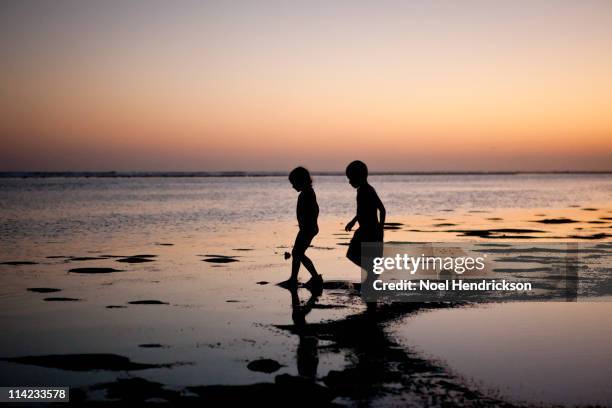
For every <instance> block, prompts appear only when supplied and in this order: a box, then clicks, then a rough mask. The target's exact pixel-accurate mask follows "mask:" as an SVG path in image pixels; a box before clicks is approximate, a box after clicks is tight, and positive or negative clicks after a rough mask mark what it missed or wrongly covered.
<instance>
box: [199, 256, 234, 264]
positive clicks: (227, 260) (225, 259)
mask: <svg viewBox="0 0 612 408" xmlns="http://www.w3.org/2000/svg"><path fill="white" fill-rule="evenodd" d="M202 260H203V261H204V262H211V263H230V262H238V259H236V258H230V257H227V256H224V257H214V258H205V259H202Z"/></svg>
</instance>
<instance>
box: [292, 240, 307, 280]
mask: <svg viewBox="0 0 612 408" xmlns="http://www.w3.org/2000/svg"><path fill="white" fill-rule="evenodd" d="M308 245H310V242H309V241H308V240H307V239H306V237H305V236H304V234H303V233H302V231H300V232H298V233H297V235H296V237H295V243H294V244H293V250H292V251H291V278H289V279H290V280H297V277H298V272H299V271H300V265H301V264H302V258H303V257H304V256H305V255H304V252H306V248H308Z"/></svg>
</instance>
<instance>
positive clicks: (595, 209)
mask: <svg viewBox="0 0 612 408" xmlns="http://www.w3.org/2000/svg"><path fill="white" fill-rule="evenodd" d="M582 211H599V209H597V208H583V209H582Z"/></svg>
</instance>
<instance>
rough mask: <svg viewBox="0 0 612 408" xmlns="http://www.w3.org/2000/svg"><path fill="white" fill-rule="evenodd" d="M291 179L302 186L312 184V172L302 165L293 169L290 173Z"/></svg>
mask: <svg viewBox="0 0 612 408" xmlns="http://www.w3.org/2000/svg"><path fill="white" fill-rule="evenodd" d="M289 181H290V182H291V183H293V184H297V185H301V186H310V185H312V178H311V177H310V172H309V171H308V170H306V169H305V168H304V167H301V166H300V167H296V168H295V169H293V170H291V173H289Z"/></svg>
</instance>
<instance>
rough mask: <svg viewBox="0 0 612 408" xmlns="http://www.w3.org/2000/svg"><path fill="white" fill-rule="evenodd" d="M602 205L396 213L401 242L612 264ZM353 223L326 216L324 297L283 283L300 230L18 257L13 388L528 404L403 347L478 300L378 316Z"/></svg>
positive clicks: (4, 341)
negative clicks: (426, 319)
mask: <svg viewBox="0 0 612 408" xmlns="http://www.w3.org/2000/svg"><path fill="white" fill-rule="evenodd" d="M587 208H595V206H594V205H593V206H592V207H591V206H589V207H587ZM597 208H598V210H593V211H591V210H588V211H585V209H584V208H581V207H568V208H562V209H550V208H540V209H527V210H525V209H520V210H486V209H483V210H470V211H464V210H459V209H457V210H455V211H444V212H439V213H431V214H420V215H414V216H404V217H393V218H392V219H391V220H390V222H389V223H388V225H387V228H386V235H385V240H386V241H387V242H425V241H435V242H443V241H457V242H459V241H462V242H472V241H478V242H481V243H482V244H483V245H486V246H487V247H489V248H490V249H495V248H496V246H503V245H504V244H503V242H504V240H508V241H513V242H515V241H517V240H525V241H529V242H533V243H534V244H537V242H554V241H567V240H570V239H571V240H575V241H578V242H580V241H583V240H588V241H589V242H590V241H592V240H594V241H595V243H598V244H602V245H603V246H602V247H601V250H602V251H604V253H606V254H607V253H609V251H610V250H612V248H611V246H612V243H610V235H609V233H608V231H609V228H610V227H611V226H612V220H610V219H609V218H610V217H609V216H608V215H609V212H610V207H606V206H605V205H600V204H598V205H597ZM536 214H540V215H536ZM550 220H555V221H550ZM559 220H562V221H559ZM566 220H567V221H566ZM592 221H601V222H603V224H602V223H593V222H592ZM344 222H345V220H344V219H340V218H336V217H332V218H323V219H322V220H321V233H320V234H319V236H318V237H317V238H316V239H315V241H314V242H313V245H314V246H313V247H312V248H310V249H309V255H310V256H311V258H312V259H313V261H314V262H315V264H316V265H317V268H318V269H319V271H320V272H321V273H322V274H323V275H324V278H325V280H326V283H325V286H324V288H323V290H322V292H321V293H312V292H310V291H308V290H306V289H303V288H301V289H299V290H298V291H296V292H295V293H292V292H290V291H288V290H285V289H283V288H280V287H278V286H276V285H275V284H274V283H277V282H279V281H282V280H284V279H286V278H287V277H288V274H289V271H290V262H289V261H287V260H285V259H284V253H285V251H286V249H288V248H290V246H291V243H292V239H293V236H294V233H295V226H294V225H292V224H290V223H289V224H287V223H272V222H261V223H258V224H256V225H253V226H244V227H242V229H241V231H240V234H236V233H235V232H234V231H233V232H231V233H230V232H224V231H222V230H217V231H214V232H212V233H208V234H200V233H193V234H185V233H179V234H166V235H164V236H155V237H151V238H147V239H146V240H145V241H144V242H143V241H140V242H138V241H134V240H132V241H129V242H125V241H124V240H122V239H121V238H119V237H118V238H117V239H116V240H109V241H104V242H96V241H95V240H90V241H87V240H84V241H82V242H58V243H54V242H47V243H46V244H45V245H38V246H33V247H30V248H25V249H24V248H22V249H21V250H20V251H15V252H14V253H11V258H10V259H9V258H6V256H7V255H6V254H4V255H3V257H5V258H6V259H2V260H1V261H2V264H1V265H0V274H2V275H1V276H2V283H3V288H4V289H3V294H2V296H0V307H2V310H3V315H2V316H1V317H0V323H2V325H3V327H6V331H5V333H6V334H5V336H3V338H1V339H0V345H1V349H2V350H3V355H2V356H0V357H2V360H0V376H1V377H0V379H1V380H2V382H3V383H4V384H6V385H27V383H28V382H30V383H32V384H41V383H44V384H49V385H53V384H56V385H70V386H71V387H72V393H71V398H72V402H73V404H79V403H84V402H92V401H107V402H108V401H112V400H116V399H122V400H124V401H129V402H130V403H134V404H140V403H153V402H155V403H159V404H169V405H177V404H188V403H193V404H212V405H217V404H219V405H220V404H224V405H228V404H255V403H264V404H268V405H272V406H276V405H297V406H304V405H311V404H321V405H327V404H339V405H344V404H347V405H371V404H375V405H382V406H385V405H386V406H397V405H414V406H423V405H428V406H521V405H523V403H522V402H521V401H517V400H512V401H509V400H506V399H504V398H502V397H500V396H499V395H495V393H491V392H484V391H483V390H481V389H480V388H479V387H478V386H477V385H474V384H473V383H472V382H470V381H468V380H466V379H465V378H464V377H463V376H462V375H461V373H457V372H454V371H453V370H452V369H450V368H449V367H448V366H447V365H446V364H445V363H444V362H443V361H438V360H436V359H435V358H433V357H430V356H427V355H425V354H422V353H420V352H418V351H416V350H417V349H418V348H417V347H415V348H414V349H413V348H412V346H407V345H406V344H405V342H403V341H401V340H402V339H401V338H398V333H397V330H396V329H397V327H398V325H403V324H404V323H402V322H403V321H404V319H409V320H410V319H414V318H415V317H418V316H420V315H421V314H422V313H421V312H423V311H431V310H449V313H452V312H453V310H452V309H457V310H463V309H464V308H465V307H467V305H464V304H427V305H425V304H385V305H379V306H378V308H377V310H376V311H372V310H368V309H367V308H366V306H365V305H364V303H363V302H362V300H361V298H360V297H359V295H358V291H357V289H358V286H359V285H358V282H359V279H360V273H359V270H357V269H356V268H355V267H354V266H353V265H352V264H350V262H349V261H347V260H346V259H345V257H344V253H345V250H346V248H345V247H344V246H343V245H344V244H346V239H347V238H349V237H350V235H348V234H346V233H345V232H343V230H342V228H343V225H344ZM108 254H119V255H108ZM120 254H123V255H120ZM130 254H136V255H130ZM143 254H144V255H143ZM592 255H597V253H593V254H592ZM523 260H527V261H529V262H532V261H537V259H534V258H530V259H527V258H525V259H523ZM525 272H529V271H527V270H526V271H525ZM300 277H301V279H302V281H305V280H306V273H305V271H302V272H301V274H300ZM60 291H61V292H60ZM52 292H56V293H57V292H59V293H57V294H58V295H60V294H61V296H52V295H51V296H49V295H48V294H49V293H52ZM56 293H53V294H56ZM50 299H55V300H54V301H52V300H50ZM60 299H61V300H63V301H61V300H60ZM69 299H73V300H75V301H69ZM76 300H78V301H76ZM432 313H435V312H432ZM424 315H426V314H424ZM610 403H612V401H610Z"/></svg>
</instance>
